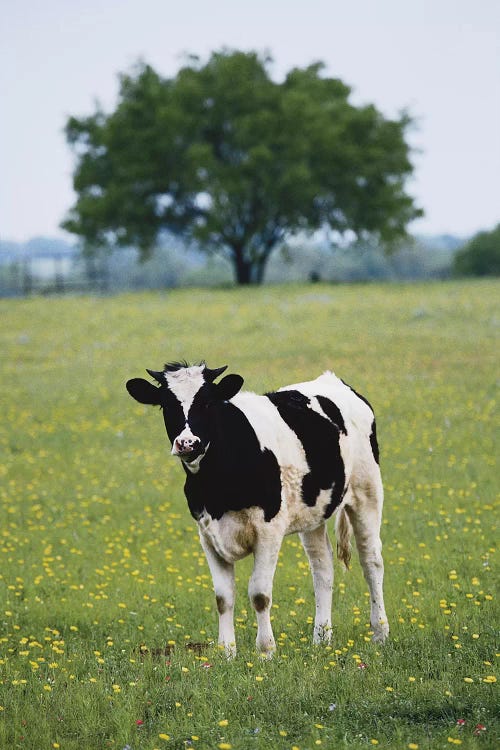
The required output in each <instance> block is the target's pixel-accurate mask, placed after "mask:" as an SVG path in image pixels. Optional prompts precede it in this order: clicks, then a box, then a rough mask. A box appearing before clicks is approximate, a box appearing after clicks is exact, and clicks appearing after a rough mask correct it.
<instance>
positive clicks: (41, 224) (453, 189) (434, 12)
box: [0, 0, 500, 241]
mask: <svg viewBox="0 0 500 750" xmlns="http://www.w3.org/2000/svg"><path fill="white" fill-rule="evenodd" d="M224 47H225V48H229V49H242V50H257V51H259V52H264V51H267V52H269V53H270V54H271V56H272V58H273V60H274V64H273V66H272V68H271V72H272V75H273V77H275V78H276V79H277V80H280V79H281V78H282V77H283V76H284V74H285V73H286V72H287V71H288V70H290V69H291V68H293V67H297V66H298V67H303V66H306V65H308V64H310V63H311V62H315V61H317V60H322V61H323V62H324V63H325V65H326V74H327V75H329V76H332V77H336V78H341V79H342V80H343V81H344V83H347V84H348V85H349V86H351V87H352V89H353V94H352V101H353V103H355V104H364V103H373V104H375V105H376V106H377V107H378V109H380V110H381V111H382V112H383V114H384V115H385V116H387V117H394V116H397V115H398V113H399V112H400V111H401V110H402V109H407V110H409V112H410V114H411V115H412V116H413V117H414V118H415V127H414V128H413V130H412V132H411V133H410V134H409V141H410V143H411V145H412V147H413V148H414V149H415V151H414V154H413V163H414V165H415V173H414V176H413V177H412V178H411V180H410V181H409V182H408V185H407V188H408V191H409V192H410V194H411V195H413V196H414V197H415V199H416V202H417V204H418V205H419V206H420V207H422V208H423V209H424V211H425V217H424V218H423V219H419V220H417V221H415V222H414V223H413V225H412V226H411V227H410V229H411V230H412V231H414V232H415V233H419V234H443V233H450V234H456V235H458V236H461V237H467V236H470V235H472V234H474V233H475V232H477V231H479V230H481V229H489V228H492V227H493V226H495V225H496V224H497V223H498V222H500V2H499V0H475V2H473V0H341V1H340V0H245V1H244V2H242V1H240V0H211V1H210V2H209V0H205V1H204V0H176V1H175V2H174V1H171V0H17V2H12V1H11V0H0V239H1V240H14V241H25V240H27V239H29V238H30V237H33V236H40V235H45V236H52V237H60V238H66V239H72V237H71V235H68V234H67V233H65V232H64V231H63V230H61V229H60V228H59V224H60V222H61V221H62V220H63V218H64V216H65V214H66V213H67V211H68V210H69V209H70V207H71V206H72V204H73V203H74V200H75V194H74V192H73V189H72V170H73V167H74V163H75V162H74V156H73V154H72V153H71V151H70V149H69V147H68V145H67V144H66V141H65V137H64V132H63V129H64V125H65V123H66V120H67V118H68V117H69V116H71V115H75V116H84V115H90V114H92V113H93V112H94V110H95V106H96V102H99V103H100V104H101V106H102V107H103V108H104V110H105V111H111V110H112V109H113V107H114V105H115V103H116V97H117V92H118V74H119V73H120V72H125V71H129V70H130V68H131V67H132V66H133V65H134V63H135V62H136V61H137V60H138V59H143V60H145V61H147V62H148V63H150V64H151V65H152V66H153V67H154V68H155V69H156V70H157V71H158V72H159V73H160V74H161V75H163V76H167V77H170V76H172V77H173V76H175V74H176V72H177V70H178V69H179V67H180V66H181V64H182V62H183V59H184V55H185V54H186V53H193V54H197V55H199V56H201V58H202V59H205V58H207V57H208V56H209V54H210V53H211V52H212V51H214V50H220V49H222V48H224Z"/></svg>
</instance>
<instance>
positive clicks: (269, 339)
mask: <svg viewBox="0 0 500 750" xmlns="http://www.w3.org/2000/svg"><path fill="white" fill-rule="evenodd" d="M499 299H500V284H499V283H498V282H494V281H484V282H467V283H462V282H454V283H446V284H434V285H411V286H397V285H394V286H377V285H373V286H371V285H370V286H322V285H317V286H307V287H306V286H293V287H276V288H271V287H264V288H262V289H258V290H254V289H244V290H216V291H202V290H197V291H193V290H182V291H175V292H171V293H168V294H167V293H165V294H140V295H130V296H121V297H115V298H104V299H100V298H86V297H82V298H78V297H75V298H63V299H27V300H1V301H0V314H1V321H2V326H1V329H0V344H1V348H0V352H1V358H2V372H3V377H2V392H1V396H0V398H1V403H2V419H1V421H0V523H1V525H0V535H1V538H0V628H1V630H0V748H2V750H11V748H31V749H33V750H50V749H51V748H61V750H87V749H88V750H101V749H102V750H104V749H105V748H116V749H118V750H124V748H127V750H130V749H131V750H153V748H158V750H180V749H181V748H195V749H197V750H212V749H214V748H220V750H224V749H226V750H228V749H229V748H233V750H250V749H255V750H290V749H291V748H300V750H312V749H313V748H318V747H319V748H325V749H326V748H328V749H330V748H341V747H349V748H366V747H373V746H377V747H380V748H393V749H395V750H403V749H404V748H410V749H415V748H417V747H418V748H420V749H422V750H423V749H424V748H425V749H428V750H435V749H439V748H448V747H450V746H453V745H460V744H461V745H462V747H463V748H497V747H499V746H500V739H499V736H500V729H499V723H498V696H497V690H498V683H497V682H496V677H495V675H496V674H497V667H498V656H499V644H498V640H497V637H498V627H499V622H500V619H499V616H498V597H499V594H498V591H497V592H495V567H494V561H495V551H496V548H497V543H498V515H497V512H496V509H498V506H496V505H495V503H496V500H497V499H498V494H497V493H498V484H497V476H498V469H497V467H496V465H495V444H494V438H495V426H496V427H498V415H497V414H495V399H496V397H497V396H496V389H497V387H498V382H499V381H498V376H499V370H498V364H499V357H498V326H499V323H500V312H499V307H498V300H499ZM495 337H496V338H495ZM179 358H186V359H188V360H191V361H197V360H200V359H202V358H204V359H206V360H207V362H208V364H209V365H210V366H211V367H216V366H221V365H223V364H228V365H229V367H230V369H229V372H231V371H234V372H239V373H241V374H242V375H243V376H244V377H245V379H246V387H247V388H248V389H251V390H256V391H264V390H266V389H272V388H276V387H279V386H280V385H283V384H285V383H290V382H295V381H297V380H303V379H309V378H313V377H316V375H318V374H319V373H321V372H322V371H323V370H324V369H327V368H332V369H334V370H335V371H336V372H337V374H338V375H340V376H341V377H342V378H344V379H345V380H346V381H347V382H349V383H350V384H352V385H353V386H354V387H355V388H356V389H357V390H359V391H360V392H361V393H363V394H365V395H366V396H367V397H368V398H369V399H370V401H371V402H372V404H373V405H374V408H375V411H376V413H377V421H378V432H379V440H380V444H381V465H382V471H383V476H384V481H385V489H386V503H385V512H384V525H383V530H382V534H383V542H384V557H385V563H386V587H385V588H386V605H387V610H388V615H389V618H390V624H391V636H390V639H389V641H388V643H387V644H385V645H384V646H383V647H380V646H376V645H373V644H372V643H371V642H370V638H369V635H368V634H369V627H370V626H369V623H368V616H369V612H368V602H367V592H366V585H365V583H364V580H363V578H362V575H361V571H360V567H359V563H358V561H357V557H356V555H354V558H353V567H352V570H351V571H350V572H349V573H347V574H344V573H343V572H342V570H341V569H340V566H337V567H336V580H335V588H334V613H333V622H334V642H333V644H332V646H331V647H312V645H311V636H312V616H313V614H314V601H313V595H312V585H311V580H310V574H309V570H308V567H307V563H306V559H305V555H304V553H303V551H302V548H301V546H300V544H299V541H298V538H297V537H293V536H292V537H288V538H287V539H286V540H285V543H284V545H283V549H282V555H281V558H280V563H279V567H278V570H277V574H276V580H275V588H274V601H275V604H274V610H273V612H274V621H273V626H274V630H275V634H276V636H277V640H278V651H277V654H276V656H275V658H274V660H272V661H261V660H260V659H259V658H258V657H257V655H256V654H255V652H254V645H253V644H254V639H255V626H254V617H253V613H252V610H251V608H250V606H249V604H248V601H247V596H246V585H247V577H248V574H249V570H250V564H251V561H250V560H245V561H243V562H241V563H239V564H238V567H237V575H238V601H237V607H236V617H237V631H236V632H237V638H238V647H239V652H238V656H237V658H236V660H234V661H232V662H228V661H227V660H226V659H225V657H224V656H223V654H221V653H220V652H219V651H218V649H217V647H216V646H214V645H213V642H214V640H216V637H217V622H216V619H217V618H216V610H215V606H214V602H213V594H212V585H211V580H210V576H209V571H208V567H207V565H206V563H205V560H204V556H203V554H202V551H201V549H200V546H199V543H198V539H197V534H196V528H195V524H194V522H193V521H192V519H191V517H190V516H189V513H188V510H187V506H186V503H185V500H184V496H183V492H182V484H183V473H182V470H181V468H180V467H179V466H178V465H177V462H176V461H175V460H174V459H172V458H170V456H169V446H168V445H167V442H166V435H165V434H164V427H163V420H162V418H161V415H160V413H159V412H158V410H155V409H147V408H146V407H141V406H140V405H138V404H136V403H135V402H134V401H132V399H130V397H129V396H128V395H127V393H126V391H125V387H124V383H125V381H126V380H127V379H128V378H129V377H136V376H143V375H144V368H145V367H150V368H153V369H154V368H156V369H158V368H160V367H161V366H162V364H163V362H164V361H166V360H172V359H179ZM495 420H496V421H495ZM332 534H333V530H332Z"/></svg>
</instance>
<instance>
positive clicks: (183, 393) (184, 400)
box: [164, 365, 205, 419]
mask: <svg viewBox="0 0 500 750" xmlns="http://www.w3.org/2000/svg"><path fill="white" fill-rule="evenodd" d="M204 369H205V365H193V367H183V368H182V369H181V370H174V371H173V372H165V373H164V375H165V380H166V381H167V385H168V387H169V389H170V390H171V391H172V393H173V394H174V396H175V397H176V398H177V400H178V401H179V403H180V404H181V406H182V409H183V411H184V416H185V417H186V419H187V415H188V413H189V409H190V408H191V404H192V403H193V401H194V397H195V396H196V394H197V393H198V391H199V390H200V388H201V387H202V385H203V384H204V382H205V379H204V377H203V370H204Z"/></svg>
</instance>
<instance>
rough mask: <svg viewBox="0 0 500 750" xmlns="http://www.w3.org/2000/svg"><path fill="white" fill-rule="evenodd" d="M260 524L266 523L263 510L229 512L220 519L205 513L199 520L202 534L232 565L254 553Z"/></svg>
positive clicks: (249, 509) (251, 509)
mask: <svg viewBox="0 0 500 750" xmlns="http://www.w3.org/2000/svg"><path fill="white" fill-rule="evenodd" d="M259 523H260V524H261V523H265V522H264V521H263V512H262V509H261V508H248V509H245V510H238V511H228V512H227V513H224V515H223V516H222V518H219V519H216V518H212V516H211V515H210V514H209V513H207V512H206V511H204V512H203V513H202V514H201V516H200V517H199V518H198V527H199V530H200V534H201V535H202V536H203V538H204V539H205V541H206V542H208V544H209V545H210V546H211V547H212V549H214V550H215V552H216V553H217V554H218V555H219V557H221V558H222V559H223V560H225V561H226V562H230V563H232V562H236V561H237V560H241V559H242V558H244V557H246V556H247V555H249V554H250V553H251V552H252V550H253V548H254V545H255V541H256V538H257V528H256V527H257V526H258V525H259Z"/></svg>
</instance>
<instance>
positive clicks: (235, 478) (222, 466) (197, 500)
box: [184, 402, 281, 521]
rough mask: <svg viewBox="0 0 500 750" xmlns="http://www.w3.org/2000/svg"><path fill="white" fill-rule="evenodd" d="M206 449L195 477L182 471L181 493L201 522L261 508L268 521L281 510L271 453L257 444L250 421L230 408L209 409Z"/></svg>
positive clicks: (225, 404) (277, 473)
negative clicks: (203, 516) (204, 517)
mask: <svg viewBox="0 0 500 750" xmlns="http://www.w3.org/2000/svg"><path fill="white" fill-rule="evenodd" d="M207 408H208V411H209V413H210V420H209V422H210V435H209V436H208V438H209V442H210V447H209V449H208V451H207V453H206V455H205V457H204V458H203V459H202V461H201V463H200V469H199V471H198V473H196V474H191V473H190V472H189V470H188V469H186V474H187V476H186V483H185V485H184V492H185V494H186V498H187V501H188V505H189V510H190V511H191V514H192V515H193V516H194V518H199V516H200V515H201V513H202V512H203V510H206V511H207V512H208V513H209V514H210V515H211V516H212V518H215V519H219V518H222V516H223V515H224V513H226V512H227V511H231V510H233V511H238V510H243V509H244V508H251V507H255V506H256V507H259V508H262V509H263V511H264V519H265V520H266V521H270V520H271V519H272V518H274V516H275V515H276V514H277V513H278V511H279V509H280V507H281V478H280V468H279V465H278V461H277V459H276V456H275V455H274V453H272V452H271V451H270V450H268V449H267V448H265V449H264V450H262V449H261V447H260V443H259V441H258V439H257V436H256V434H255V432H254V429H253V427H252V426H251V424H250V422H249V421H248V419H247V418H246V416H245V415H244V414H243V412H242V411H241V410H240V409H238V408H237V407H236V406H234V404H231V403H230V402H219V403H212V404H210V405H208V407H207Z"/></svg>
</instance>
